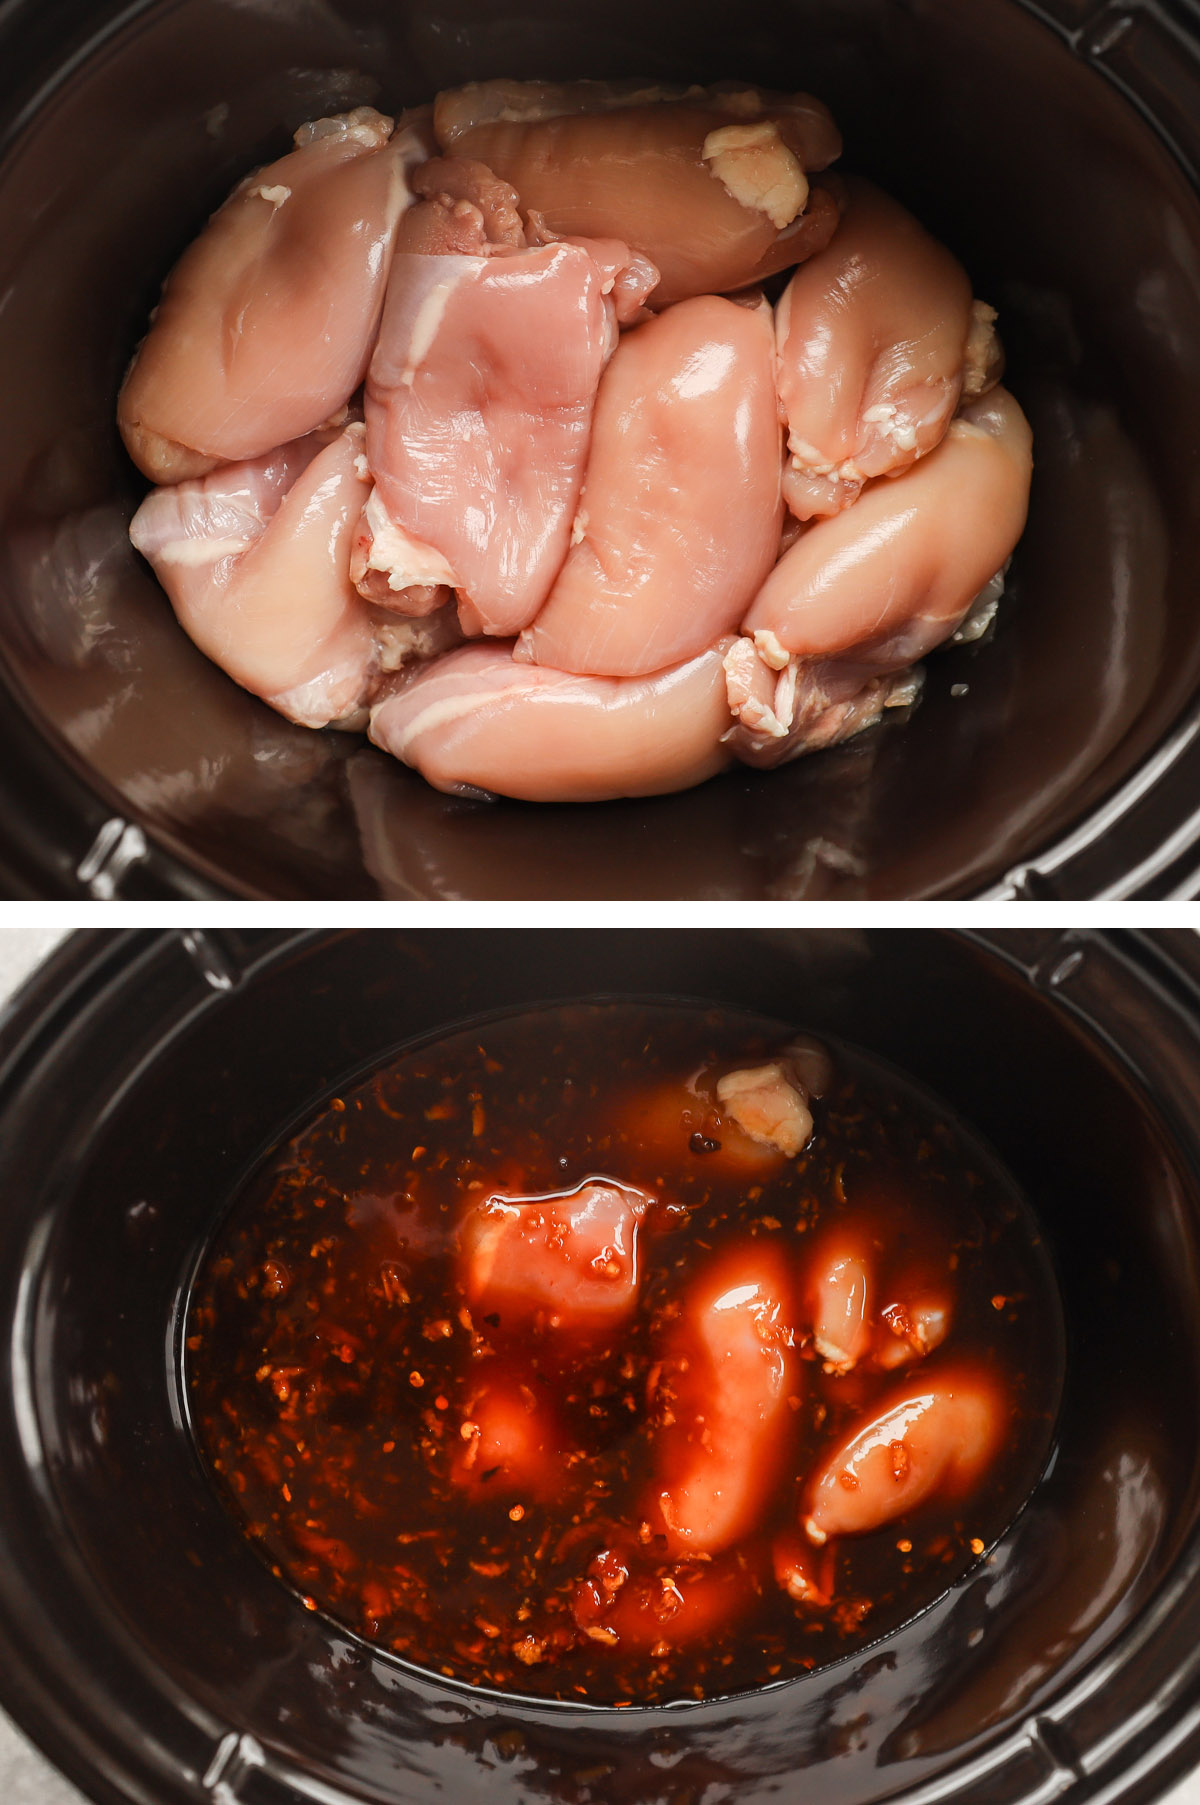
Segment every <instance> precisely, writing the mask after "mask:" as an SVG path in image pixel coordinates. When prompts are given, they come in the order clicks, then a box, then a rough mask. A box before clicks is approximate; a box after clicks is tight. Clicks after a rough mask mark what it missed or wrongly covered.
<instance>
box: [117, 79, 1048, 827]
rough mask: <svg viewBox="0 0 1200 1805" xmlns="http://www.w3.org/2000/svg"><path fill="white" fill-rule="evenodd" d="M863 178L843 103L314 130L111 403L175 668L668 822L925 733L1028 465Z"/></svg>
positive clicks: (407, 746)
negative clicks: (920, 717) (854, 170)
mask: <svg viewBox="0 0 1200 1805" xmlns="http://www.w3.org/2000/svg"><path fill="white" fill-rule="evenodd" d="M840 152H841V138H840V135H839V133H838V130H837V126H836V124H835V123H834V121H833V120H832V118H831V117H830V115H829V112H828V110H827V109H826V108H825V107H824V105H823V104H822V103H821V102H820V101H819V100H817V99H814V98H813V97H812V96H810V95H807V94H803V93H791V94H788V93H779V92H775V91H772V90H769V89H764V88H758V87H754V86H752V85H750V84H747V83H744V82H738V81H722V82H717V83H715V84H712V85H710V86H707V87H701V86H691V87H682V86H679V87H673V86H665V85H663V84H660V83H656V82H651V81H584V82H568V83H554V82H522V81H513V80H505V79H495V80H489V81H481V82H474V83H470V84H468V85H467V86H466V87H463V88H459V89H454V90H449V91H446V92H444V93H442V94H439V95H438V96H437V97H436V99H435V101H434V103H433V104H432V105H431V106H429V107H425V108H422V109H418V110H416V111H413V112H410V113H406V114H404V115H403V116H402V117H401V118H400V119H399V121H398V122H394V121H393V120H392V119H391V118H389V117H387V116H386V115H384V114H382V113H379V112H376V111H375V110H374V109H372V108H358V109H356V110H355V111H354V112H353V113H349V114H345V115H342V116H338V117H334V118H328V119H320V120H317V121H315V122H313V123H311V124H308V125H305V126H302V127H301V128H300V129H299V130H298V131H297V132H296V134H295V139H294V145H293V148H292V149H291V150H290V151H289V152H288V153H287V154H286V155H284V156H283V157H281V158H279V159H278V160H277V161H276V162H274V163H271V164H269V165H267V166H266V167H265V168H263V169H261V170H258V171H256V172H254V173H253V174H251V175H249V176H247V177H246V178H245V180H244V181H243V182H241V183H240V184H239V186H238V187H237V188H236V189H235V191H234V193H233V194H232V195H231V196H230V198H229V199H228V201H226V203H225V205H224V206H223V207H221V208H220V209H219V210H218V211H217V213H216V214H214V215H213V217H212V219H211V220H210V221H209V223H208V225H207V227H206V228H205V229H204V231H203V232H202V233H201V234H200V236H199V237H198V238H197V239H196V241H195V242H194V244H193V245H192V246H191V248H190V249H189V250H188V251H187V252H185V254H184V256H183V258H182V259H181V260H180V262H179V264H178V265H177V267H176V268H175V270H174V271H173V272H172V273H171V275H170V276H169V277H168V279H167V282H166V284H165V287H164V290H163V295H162V299H161V302H160V304H159V306H158V308H157V309H156V311H155V313H154V315H153V316H152V319H151V323H150V327H149V330H148V332H147V335H146V337H145V339H144V340H143V342H142V344H141V345H140V347H139V348H138V350H137V352H136V354H135V356H134V359H133V362H132V364H131V366H130V369H129V372H128V374H127V377H126V380H125V383H124V386H123V388H122V390H121V394H120V398H119V403H118V423H119V425H120V429H121V431H122V434H123V435H124V438H125V442H126V445H127V446H128V448H129V451H130V455H131V456H132V457H133V459H134V461H135V462H136V463H137V464H138V466H139V468H140V469H141V470H142V471H143V472H144V473H145V474H146V475H147V476H149V477H150V478H151V479H152V480H153V481H155V482H156V483H157V484H158V485H159V487H158V488H157V489H156V490H155V491H154V492H153V493H152V495H151V496H150V497H148V498H147V500H146V501H145V502H144V503H143V505H142V507H141V509H139V511H138V513H137V516H136V519H135V521H134V525H133V529H132V537H133V540H134V544H135V545H136V546H137V547H138V549H139V550H140V551H142V552H143V554H144V555H145V556H146V557H147V558H148V559H149V561H150V562H151V564H152V565H153V566H154V569H155V571H156V572H157V574H158V576H159V578H160V581H161V583H162V585H163V587H164V589H165V590H166V592H167V595H168V597H169V598H170V600H171V602H172V605H173V606H174V608H175V612H176V615H177V617H178V619H179V621H180V623H181V625H182V626H183V628H184V629H185V631H186V632H188V633H189V634H190V636H191V637H192V638H193V639H194V640H195V642H196V644H197V645H198V646H200V648H201V649H202V650H203V651H204V652H205V653H206V654H207V655H208V656H209V657H210V658H212V659H213V660H214V661H215V662H216V663H218V664H219V665H220V666H221V667H222V669H224V670H225V671H226V672H227V673H228V674H229V676H230V677H232V678H233V679H234V680H235V681H236V682H238V683H240V684H242V685H243V686H244V687H245V688H247V689H249V690H250V691H252V692H253V693H254V694H255V695H256V696H259V697H261V698H262V699H263V700H264V701H266V702H268V703H269V704H270V705H271V706H272V707H274V708H276V709H278V710H279V711H280V712H281V713H284V714H286V715H288V716H289V718H291V719H292V720H295V721H298V722H300V723H302V724H304V725H308V726H312V727H322V726H338V727H343V728H350V729H354V730H363V729H367V730H368V731H369V732H370V736H371V738H372V739H373V741H374V742H375V744H376V745H377V746H379V747H381V748H382V749H383V750H384V751H386V752H389V753H390V754H392V755H393V756H394V757H396V758H398V759H400V760H402V761H403V762H405V763H407V764H409V765H411V766H412V767H413V768H415V769H416V770H417V771H419V772H420V773H421V774H422V775H423V776H424V777H425V778H426V779H427V780H428V782H429V783H430V784H431V785H433V786H434V787H435V788H438V789H441V790H444V791H448V792H452V793H456V794H459V795H468V796H474V797H477V798H478V797H481V796H486V797H491V796H508V797H512V798H515V799H518V800H523V801H536V802H592V801H604V800H611V799H616V798H620V797H639V796H648V795H653V794H657V793H669V792H671V791H674V790H679V789H682V788H686V787H690V786H692V785H696V784H700V783H703V782H704V781H705V780H706V779H708V778H710V777H712V776H715V775H717V774H718V773H720V772H722V771H725V770H727V769H729V767H730V766H732V765H735V764H736V763H741V764H745V765H751V766H756V767H759V768H770V767H773V766H776V765H779V764H783V763H785V762H787V761H789V760H791V759H794V758H797V757H800V756H803V755H806V754H809V753H814V752H819V751H821V750H822V749H823V748H826V747H830V746H834V745H837V744H839V743H840V742H842V741H844V740H847V739H850V738H852V737H853V736H855V735H857V734H861V733H864V732H866V731H867V730H869V729H873V728H876V727H878V725H879V724H880V723H881V722H883V721H884V720H885V719H891V720H893V721H899V720H901V719H903V717H904V715H905V713H906V711H908V710H910V709H911V708H912V707H913V706H914V705H915V704H916V703H917V701H918V700H919V697H920V693H921V687H922V681H923V674H924V673H923V667H922V664H921V660H923V659H924V658H925V657H926V655H927V654H928V653H930V652H931V651H933V650H935V649H937V648H938V647H939V646H941V645H943V644H945V643H947V642H949V641H951V640H952V639H954V638H955V636H958V637H960V638H961V637H977V636H979V635H980V634H982V633H983V632H984V631H985V629H986V628H987V627H988V625H989V623H990V621H991V619H992V616H993V615H994V614H995V611H996V605H997V601H998V599H999V597H1000V594H1001V593H1002V590H1003V587H1004V580H1005V577H1004V573H1005V571H1006V569H1007V566H1008V563H1009V560H1010V558H1011V555H1012V553H1013V550H1014V548H1015V546H1016V544H1017V541H1018V540H1019V538H1020V536H1021V532H1022V530H1023V527H1024V522H1025V515H1026V509H1027V504H1028V496H1029V488H1030V482H1031V476H1032V449H1031V435H1030V431H1029V427H1028V424H1027V422H1026V420H1025V417H1024V415H1023V414H1022V412H1021V410H1020V407H1019V405H1018V403H1017V402H1016V400H1015V399H1014V398H1013V396H1012V395H1011V394H1010V393H1008V391H1007V390H1005V389H1001V388H999V387H997V386H996V385H997V379H998V377H999V374H1000V372H1001V369H1002V367H1003V354H1002V350H1001V347H1000V342H999V339H998V338H997V336H996V330H995V322H996V315H995V312H994V310H993V309H992V308H991V307H990V306H988V305H987V303H986V302H984V301H982V300H979V299H976V298H975V297H974V296H973V294H972V287H971V282H970V279H969V276H968V275H967V273H966V272H965V270H964V269H963V268H962V266H961V265H960V264H959V262H958V260H957V259H956V258H955V256H954V255H953V253H952V252H951V251H950V249H948V248H947V247H946V246H944V245H941V244H939V243H938V242H937V241H936V240H935V239H933V238H932V237H931V236H930V235H929V233H928V232H926V231H925V229H924V227H923V226H922V225H921V224H920V223H919V221H918V220H916V219H915V218H914V217H913V216H912V215H911V214H910V213H909V212H907V211H906V209H905V208H904V207H902V206H901V205H900V204H899V202H897V201H896V200H894V199H892V198H891V197H889V196H888V195H887V194H886V193H884V192H883V191H882V190H881V189H879V188H878V187H876V186H874V185H873V184H871V183H870V182H867V181H865V180H863V179H861V178H858V177H845V178H843V177H841V176H839V175H837V174H836V173H834V172H833V171H831V170H830V168H829V166H830V164H831V163H833V162H834V161H835V160H836V159H837V157H838V156H839V154H840ZM364 428H365V431H364ZM339 434H349V435H350V436H349V437H345V438H341V439H339ZM335 443H336V444H337V445H338V446H339V447H340V448H339V449H336V450H335V449H334V446H335ZM303 446H306V447H308V448H309V450H310V452H311V453H312V456H313V458H314V460H315V459H316V453H317V452H318V451H319V452H320V461H319V463H316V464H315V468H314V470H313V472H312V473H309V472H308V470H307V469H304V470H303V471H302V470H301V467H300V462H299V460H300V459H301V457H302V456H303V455H305V454H303V453H302V452H301V451H300V450H298V447H303ZM351 453H352V455H351ZM293 490H294V492H293ZM226 515H231V517H232V515H236V516H237V519H236V521H233V522H232V524H230V525H229V526H228V530H226V528H225V527H224V526H223V525H222V521H223V520H224V519H225V517H226ZM185 541H186V548H184V542H185ZM227 541H228V543H226V542H227ZM235 541H236V546H235ZM181 548H183V549H181ZM464 642H465V643H464ZM473 642H482V643H478V644H476V643H473Z"/></svg>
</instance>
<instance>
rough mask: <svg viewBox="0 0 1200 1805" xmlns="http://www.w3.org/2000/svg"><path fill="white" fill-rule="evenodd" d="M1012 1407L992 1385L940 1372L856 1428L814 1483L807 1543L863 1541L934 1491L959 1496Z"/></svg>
mask: <svg viewBox="0 0 1200 1805" xmlns="http://www.w3.org/2000/svg"><path fill="white" fill-rule="evenodd" d="M1008 1414H1009V1405H1008V1402H1007V1400H1006V1399H1005V1397H1004V1394H1003V1392H1002V1391H1001V1390H1000V1389H999V1388H998V1387H997V1386H996V1384H995V1383H994V1381H992V1380H991V1379H989V1378H987V1377H985V1376H983V1375H976V1374H972V1373H961V1374H960V1373H956V1372H954V1371H953V1369H947V1368H945V1367H942V1368H941V1369H940V1371H939V1373H938V1375H937V1377H936V1378H934V1377H933V1376H931V1377H930V1378H929V1379H928V1381H926V1382H923V1383H922V1384H921V1385H920V1386H919V1387H918V1388H917V1389H916V1390H913V1391H908V1392H905V1393H903V1394H902V1395H901V1396H899V1397H897V1398H895V1399H893V1400H890V1401H889V1402H887V1403H886V1404H884V1405H883V1407H882V1408H881V1409H879V1410H877V1411H876V1412H875V1413H874V1414H873V1415H872V1416H871V1417H870V1418H869V1419H868V1420H867V1421H866V1422H860V1423H858V1424H856V1425H855V1427H854V1428H853V1430H852V1431H851V1433H850V1434H849V1435H848V1436H847V1437H846V1439H845V1440H844V1441H843V1442H842V1444H841V1445H840V1446H838V1447H837V1448H835V1449H833V1451H832V1452H831V1453H830V1454H829V1455H828V1456H827V1457H826V1459H825V1460H824V1461H823V1463H822V1464H821V1465H820V1466H819V1467H818V1469H817V1471H816V1473H815V1474H814V1475H813V1477H812V1478H811V1480H810V1481H809V1497H808V1503H807V1508H806V1510H805V1514H804V1529H805V1532H806V1534H807V1535H808V1537H809V1540H810V1541H813V1542H816V1543H818V1544H821V1543H824V1542H827V1541H828V1540H829V1539H830V1537H831V1536H843V1535H865V1534H867V1533H869V1532H870V1531H872V1530H876V1529H882V1528H883V1527H884V1525H885V1524H887V1523H891V1522H894V1521H895V1519H896V1518H897V1517H903V1516H907V1515H908V1513H909V1512H910V1511H912V1510H915V1509H916V1508H917V1506H918V1505H920V1504H923V1503H924V1501H925V1500H926V1498H928V1497H929V1496H930V1495H931V1494H932V1493H933V1492H935V1491H937V1492H938V1493H939V1494H940V1495H941V1496H942V1497H944V1498H947V1499H955V1498H961V1497H963V1496H965V1495H966V1493H967V1492H968V1491H969V1490H970V1487H971V1486H972V1485H973V1484H974V1483H975V1482H976V1481H977V1480H978V1479H979V1477H980V1475H981V1474H982V1472H983V1471H984V1469H985V1468H986V1466H987V1464H988V1462H989V1460H991V1458H992V1456H993V1455H994V1454H995V1452H996V1450H997V1448H998V1447H999V1445H1000V1442H1001V1439H1002V1437H1003V1433H1004V1428H1005V1418H1006V1416H1007V1415H1008Z"/></svg>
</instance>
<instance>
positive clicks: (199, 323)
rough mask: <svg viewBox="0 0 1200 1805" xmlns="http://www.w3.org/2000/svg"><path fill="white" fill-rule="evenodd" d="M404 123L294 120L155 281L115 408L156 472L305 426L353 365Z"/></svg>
mask: <svg viewBox="0 0 1200 1805" xmlns="http://www.w3.org/2000/svg"><path fill="white" fill-rule="evenodd" d="M428 154H429V149H428V139H427V136H426V128H425V127H424V126H423V125H422V123H421V122H420V121H419V120H418V121H417V122H415V123H413V124H410V125H406V126H403V127H402V129H401V130H399V131H398V132H396V133H395V135H394V136H393V132H392V121H391V120H390V119H387V118H385V117H384V116H383V115H382V114H381V113H376V112H375V111H373V110H372V108H370V107H360V108H358V109H357V111H355V112H353V113H347V114H345V115H344V116H342V117H340V118H334V119H318V120H317V121H316V122H315V123H314V124H312V125H305V126H301V128H300V130H299V131H298V132H297V133H296V148H295V149H294V150H292V151H290V152H289V153H288V155H287V156H286V157H281V158H280V159H279V161H278V162H276V163H271V164H269V165H268V167H267V168H265V169H260V170H258V171H257V173H256V174H254V175H252V176H248V177H247V178H246V180H245V181H244V182H243V183H241V185H240V186H239V187H238V188H236V189H235V190H234V192H233V194H232V195H231V196H230V197H229V199H228V200H227V201H226V202H225V205H224V206H223V207H222V208H221V209H220V211H219V212H217V213H215V214H214V215H213V217H212V219H211V220H210V221H209V223H208V225H207V227H206V228H205V230H204V231H203V232H202V233H201V235H200V237H199V238H198V239H197V240H196V242H195V244H193V245H192V247H191V249H190V250H188V251H187V252H185V254H184V256H183V257H182V258H181V259H180V261H179V263H178V264H177V266H176V268H175V269H174V270H173V271H172V273H171V275H170V277H169V278H168V281H167V285H166V288H165V289H164V291H163V298H162V300H161V302H160V303H159V306H158V309H157V311H156V313H155V315H154V321H153V324H152V326H151V328H150V331H149V333H148V334H147V336H146V338H145V339H144V340H143V342H142V344H141V346H140V348H139V350H138V353H137V356H136V357H135V358H134V361H133V365H132V367H131V369H130V371H129V374H128V376H127V377H126V379H125V385H124V387H123V388H122V390H121V398H120V402H119V404H118V420H119V423H120V427H121V433H122V436H123V437H124V440H125V444H126V446H127V447H128V449H129V454H130V456H131V457H132V458H133V460H134V462H135V463H136V464H137V465H138V466H139V468H140V469H142V470H143V471H144V472H145V473H146V475H147V476H149V477H152V478H153V479H154V480H155V481H156V482H177V481H179V480H180V479H181V478H185V477H190V476H200V475H203V474H204V472H205V471H208V470H211V469H213V467H214V466H215V465H216V464H219V463H226V462H229V461H231V460H234V459H238V458H252V457H258V456H260V455H261V454H262V453H263V452H267V451H271V450H272V449H273V448H274V447H275V446H277V445H282V444H284V443H285V442H286V441H287V440H289V439H294V438H298V437H299V436H300V435H301V434H302V433H306V432H311V431H312V430H313V429H314V428H315V427H318V426H320V425H321V424H322V423H323V422H324V421H326V420H328V419H330V418H331V417H332V416H333V415H335V414H336V413H337V412H338V410H339V409H340V408H343V407H344V406H345V405H346V402H347V401H348V400H349V399H350V397H351V395H352V394H353V393H354V391H355V389H356V388H357V387H358V385H359V384H360V383H361V381H362V379H363V376H364V375H365V373H366V368H367V363H368V361H369V359H370V355H371V347H372V345H373V343H374V340H375V334H376V332H377V330H378V327H379V315H380V309H381V308H382V306H383V290H384V284H385V282H386V280H387V272H388V265H389V263H390V260H391V254H392V245H393V242H394V240H395V235H396V228H397V225H398V223H399V220H400V216H401V214H402V212H403V210H404V208H405V206H406V205H407V204H408V201H409V198H410V195H409V189H408V182H407V178H408V175H409V173H410V172H411V170H412V169H413V168H414V167H415V166H416V165H417V164H419V163H421V162H423V161H424V160H425V158H426V157H427V156H428Z"/></svg>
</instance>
